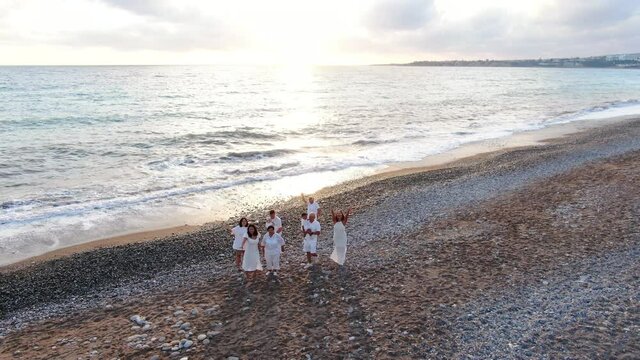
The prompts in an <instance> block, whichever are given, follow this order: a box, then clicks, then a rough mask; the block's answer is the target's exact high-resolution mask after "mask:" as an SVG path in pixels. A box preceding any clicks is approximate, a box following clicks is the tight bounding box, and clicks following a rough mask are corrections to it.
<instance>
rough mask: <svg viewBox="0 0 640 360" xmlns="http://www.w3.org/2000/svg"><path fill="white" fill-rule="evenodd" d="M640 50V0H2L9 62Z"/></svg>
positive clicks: (373, 59)
mask: <svg viewBox="0 0 640 360" xmlns="http://www.w3.org/2000/svg"><path fill="white" fill-rule="evenodd" d="M634 52H640V0H537V1H533V0H486V1H483V0H308V1H305V0H233V1H214V0H209V1H205V0H57V1H51V0H0V65H32V64H53V65H55V64H66V65H74V64H305V65H306V64H326V65H339V64H345V65H349V64H374V63H402V62H410V61H414V60H446V59H467V60H471V59H487V58H490V59H491V58H492V59H517V58H520V59H521V58H540V57H543V58H545V57H573V56H591V55H603V54H616V53H634Z"/></svg>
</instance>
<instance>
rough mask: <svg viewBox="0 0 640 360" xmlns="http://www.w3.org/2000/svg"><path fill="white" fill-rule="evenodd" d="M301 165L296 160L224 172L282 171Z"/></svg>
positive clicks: (236, 173)
mask: <svg viewBox="0 0 640 360" xmlns="http://www.w3.org/2000/svg"><path fill="white" fill-rule="evenodd" d="M299 165H300V163H299V162H297V161H296V162H291V163H286V164H282V165H269V166H265V167H260V168H256V169H246V170H241V169H236V170H225V171H223V172H224V173H225V174H227V175H244V174H255V173H264V172H276V171H281V170H285V169H290V168H293V167H296V166H299Z"/></svg>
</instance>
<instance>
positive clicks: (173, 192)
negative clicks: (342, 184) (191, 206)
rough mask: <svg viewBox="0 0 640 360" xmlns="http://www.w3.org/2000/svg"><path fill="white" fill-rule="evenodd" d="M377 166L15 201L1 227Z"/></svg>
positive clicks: (293, 169) (254, 174) (291, 166)
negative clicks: (96, 195)
mask: <svg viewBox="0 0 640 360" xmlns="http://www.w3.org/2000/svg"><path fill="white" fill-rule="evenodd" d="M375 165H380V163H378V162H368V161H364V162H344V163H334V164H325V165H320V166H314V167H309V168H306V169H298V168H297V166H299V164H298V163H288V164H283V165H280V166H274V167H273V169H277V168H278V167H280V168H281V170H287V169H288V170H289V171H284V172H277V171H267V170H266V169H269V168H271V167H270V166H268V167H264V168H262V169H263V170H262V171H259V169H256V171H251V172H246V173H245V174H242V175H246V176H244V177H239V178H232V179H231V180H225V181H220V182H214V183H207V184H195V185H188V186H184V187H173V188H160V189H156V190H152V189H141V190H139V191H137V192H129V193H127V194H123V195H122V196H114V197H108V198H102V199H92V200H86V201H80V200H73V199H68V197H67V199H68V200H66V201H61V200H62V199H60V198H59V199H55V198H49V199H46V200H43V199H23V200H12V201H7V202H4V203H2V204H0V209H6V210H10V211H5V212H4V213H3V214H0V224H2V225H5V224H12V225H16V224H28V223H33V222H38V221H45V220H48V219H51V218H59V217H74V216H86V215H87V214H90V213H104V214H105V215H106V216H108V215H107V214H108V213H107V211H110V210H123V211H127V210H129V209H130V208H131V207H134V206H139V205H144V204H148V203H156V202H158V201H163V200H168V199H174V200H175V199H178V198H182V197H185V196H189V195H193V194H201V193H206V192H210V191H217V190H221V189H227V188H232V187H236V186H241V185H245V184H251V183H256V182H263V181H273V180H278V179H282V178H285V177H290V176H295V175H303V174H309V173H319V172H327V171H339V170H344V169H348V168H358V167H371V166H375Z"/></svg>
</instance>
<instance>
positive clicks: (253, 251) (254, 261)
mask: <svg viewBox="0 0 640 360" xmlns="http://www.w3.org/2000/svg"><path fill="white" fill-rule="evenodd" d="M259 245H260V234H259V233H258V229H257V228H256V226H255V225H249V226H248V227H247V234H246V235H245V237H244V239H243V241H242V246H243V247H244V257H243V258H242V270H244V272H245V274H246V275H247V280H252V279H254V278H255V277H256V271H262V263H261V262H260V250H259Z"/></svg>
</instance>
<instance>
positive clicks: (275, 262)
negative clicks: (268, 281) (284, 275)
mask: <svg viewBox="0 0 640 360" xmlns="http://www.w3.org/2000/svg"><path fill="white" fill-rule="evenodd" d="M271 261H272V264H273V274H274V275H277V274H278V270H280V254H275V255H273V258H272V260H271Z"/></svg>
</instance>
